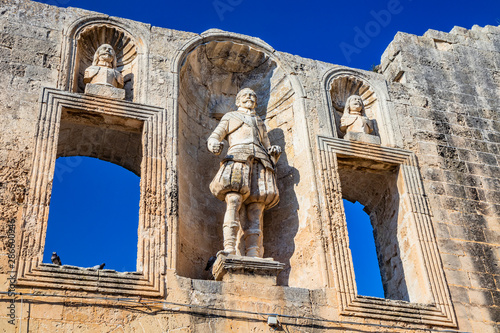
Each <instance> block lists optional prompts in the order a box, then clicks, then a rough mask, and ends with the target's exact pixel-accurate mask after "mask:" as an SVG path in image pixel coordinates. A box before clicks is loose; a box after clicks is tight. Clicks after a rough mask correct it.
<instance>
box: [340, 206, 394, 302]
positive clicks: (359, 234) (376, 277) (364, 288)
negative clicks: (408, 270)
mask: <svg viewBox="0 0 500 333" xmlns="http://www.w3.org/2000/svg"><path fill="white" fill-rule="evenodd" d="M363 208H364V207H363V205H361V204H360V203H359V202H355V203H351V202H349V201H348V200H345V199H344V211H345V216H346V221H347V231H348V234H349V248H350V249H351V255H352V261H353V266H354V275H355V277H356V287H357V289H358V295H363V296H373V297H380V298H384V288H383V287H382V280H381V275H380V268H379V263H378V259H377V250H376V248H375V239H374V235H373V227H372V225H371V222H370V217H369V216H368V215H367V214H366V213H365V212H364V211H363Z"/></svg>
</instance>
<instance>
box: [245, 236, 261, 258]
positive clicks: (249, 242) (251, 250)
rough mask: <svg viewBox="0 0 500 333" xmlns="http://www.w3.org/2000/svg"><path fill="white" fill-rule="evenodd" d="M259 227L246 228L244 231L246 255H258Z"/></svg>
mask: <svg viewBox="0 0 500 333" xmlns="http://www.w3.org/2000/svg"><path fill="white" fill-rule="evenodd" d="M260 234H261V231H260V230H259V229H248V230H246V231H245V248H246V256H247V257H260V256H261V255H260V253H259V249H260V246H259V243H260Z"/></svg>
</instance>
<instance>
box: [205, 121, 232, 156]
mask: <svg viewBox="0 0 500 333" xmlns="http://www.w3.org/2000/svg"><path fill="white" fill-rule="evenodd" d="M228 126H229V119H228V117H226V116H224V117H222V119H221V121H220V122H219V125H217V127H216V128H215V130H214V131H213V132H212V134H210V136H209V137H208V140H207V147H208V150H209V151H210V152H211V153H213V154H215V155H219V154H220V153H221V152H222V149H223V148H224V143H223V142H222V140H224V138H225V137H226V135H227V129H228Z"/></svg>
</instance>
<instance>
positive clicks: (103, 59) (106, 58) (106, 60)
mask: <svg viewBox="0 0 500 333" xmlns="http://www.w3.org/2000/svg"><path fill="white" fill-rule="evenodd" d="M112 62H113V56H112V55H111V54H102V55H100V56H99V64H106V65H111V63H112Z"/></svg>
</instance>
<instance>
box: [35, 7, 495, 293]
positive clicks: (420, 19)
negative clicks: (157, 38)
mask: <svg viewBox="0 0 500 333" xmlns="http://www.w3.org/2000/svg"><path fill="white" fill-rule="evenodd" d="M40 2H44V3H48V4H53V5H58V6H62V7H67V6H71V7H78V8H84V9H88V10H93V11H97V12H101V13H105V14H109V15H112V16H118V17H124V18H128V19H132V20H137V21H140V22H145V23H150V24H152V25H154V26H160V27H165V28H170V29H175V30H184V31H190V32H195V33H201V32H203V31H205V30H207V29H210V28H218V29H222V30H227V31H232V32H237V33H242V34H246V35H250V36H254V37H259V38H261V39H262V40H264V41H265V42H267V43H268V44H270V45H271V46H272V47H274V48H275V49H276V50H278V51H283V52H288V53H292V54H296V55H300V56H302V57H306V58H312V59H316V60H321V61H325V62H329V63H334V64H339V65H345V66H349V67H354V68H361V69H370V68H371V67H372V66H373V65H377V64H379V63H380V57H381V55H382V53H383V52H384V50H385V48H386V47H387V46H388V44H389V43H390V42H391V40H392V39H393V38H394V35H395V34H396V33H397V32H398V31H403V32H407V33H412V34H416V35H422V34H424V33H425V31H426V30H428V29H435V30H441V31H445V32H449V31H450V30H451V29H452V28H453V27H454V26H455V25H457V26H461V27H464V28H468V29H470V28H471V27H472V26H473V25H474V24H477V25H479V26H485V25H499V24H500V1H498V0H477V1H474V2H472V1H463V0H462V1H436V0H433V1H430V0H420V1H417V0H389V1H385V0H384V1H367V0H358V1H331V0H330V1H307V2H304V1H282V0H277V1H262V0H253V1H250V0H206V1H166V0H148V1H141V2H137V1H128V0H122V1H117V0H107V1H103V0H46V1H40ZM83 160H84V161H85V162H81V161H80V164H79V165H77V166H70V167H69V169H65V167H64V164H63V163H66V164H67V163H68V161H69V160H64V162H63V160H59V161H58V165H59V171H60V172H61V170H66V172H63V175H64V176H63V177H57V175H56V177H55V178H54V191H55V192H54V194H53V197H52V205H53V207H51V213H50V214H51V215H50V216H49V235H48V236H47V248H46V251H45V252H46V256H45V262H49V259H48V258H49V256H50V253H51V251H58V253H60V255H61V259H62V261H63V263H67V264H74V265H79V266H93V265H96V264H100V263H101V262H106V264H107V266H106V268H111V269H116V270H121V271H124V270H125V271H127V270H134V269H135V253H132V254H130V253H119V254H113V253H112V251H111V250H106V248H102V249H98V247H97V246H95V245H96V244H98V243H106V242H107V241H108V239H104V238H102V237H101V234H105V233H104V231H103V229H102V228H103V225H104V224H105V223H104V221H103V220H96V219H97V218H96V217H91V216H90V217H84V216H83V214H84V213H88V212H89V209H88V207H97V206H99V205H98V204H99V203H103V202H105V203H106V206H107V205H108V203H111V201H112V199H113V200H114V199H116V200H118V206H117V207H118V208H113V210H112V213H111V217H109V218H108V219H109V220H111V219H115V220H116V221H118V222H117V223H118V224H117V226H120V223H135V225H137V209H138V206H137V205H138V197H134V195H136V193H137V192H138V190H137V187H138V178H137V177H136V176H134V175H132V174H131V173H130V172H128V171H125V172H117V171H116V170H115V169H112V168H113V167H114V166H112V165H109V163H106V162H101V163H99V162H100V161H87V159H83ZM69 163H70V164H71V162H69ZM102 163H104V164H102ZM87 164H88V165H87ZM66 166H67V165H66ZM84 166H86V167H85V168H90V169H89V170H93V171H91V172H90V173H89V171H88V170H87V171H85V170H83V169H85V168H84ZM61 168H62V169H61ZM96 168H97V169H96ZM107 168H108V169H107ZM116 168H119V167H116ZM56 169H57V168H56ZM106 170H107V171H106ZM56 172H57V170H56ZM96 175H104V178H103V179H102V180H101V182H104V184H107V185H105V186H103V187H101V188H99V190H97V191H96V190H95V189H96V188H98V186H100V185H99V184H98V183H96V184H92V183H90V179H92V178H93V177H94V176H96ZM115 175H118V176H120V175H125V176H124V177H128V178H130V179H128V180H127V182H130V184H131V185H130V186H129V187H130V188H131V189H133V190H131V192H130V193H135V194H130V195H129V194H127V193H128V192H124V191H118V193H107V192H106V191H107V190H108V189H110V188H114V187H115V185H116V183H113V181H112V179H111V178H112V177H114V176H115ZM129 176H130V177H129ZM79 177H80V178H79ZM81 177H83V178H81ZM134 177H135V178H134ZM73 178H76V179H73ZM78 178H79V179H80V180H78ZM60 179H62V180H60ZM82 179H84V181H83V183H80V184H79V185H78V184H77V183H75V184H73V185H72V184H71V182H73V181H76V182H78V181H80V182H81V181H82ZM118 182H121V183H123V182H124V180H123V179H122V180H119V181H118ZM65 183H67V184H66V185H64V184H65ZM134 184H135V185H134ZM84 185H88V186H89V187H88V190H81V188H82V187H78V186H84ZM101 185H102V184H101ZM75 188H79V189H80V192H82V193H81V194H83V195H82V197H81V198H75V199H71V197H70V194H69V193H70V192H71V191H72V190H74V189H75ZM56 191H59V192H60V193H58V192H56ZM87 191H88V192H87ZM100 194H102V197H99V196H98V195H100ZM120 195H123V196H121V197H120ZM85 197H90V198H91V199H92V200H94V201H95V205H94V206H90V203H89V204H87V205H86V206H85V207H87V208H86V209H84V211H83V212H81V213H78V214H76V215H77V216H72V215H66V216H71V218H69V219H68V217H64V216H62V217H61V218H59V220H60V222H55V221H56V215H55V214H56V213H53V211H54V208H55V207H56V205H60V206H61V207H66V206H68V205H70V204H71V202H73V203H74V202H83V201H84V200H85ZM64 199H68V200H69V202H70V203H65V202H64V201H62V200H64ZM129 200H130V201H129ZM59 201H60V202H59ZM120 204H121V206H120ZM101 206H102V205H101ZM125 206H126V207H125ZM70 207H73V206H70ZM120 207H125V208H134V209H135V211H133V209H132V211H125V209H121V208H120ZM72 209H73V208H72ZM108 211H109V210H108ZM91 212H92V213H94V214H95V215H94V216H102V215H101V213H100V212H99V211H98V210H97V209H94V208H93V209H91ZM122 213H124V214H125V215H121V214H122ZM61 214H63V215H64V214H69V213H68V212H66V213H64V212H62V213H61ZM348 214H349V215H352V216H353V217H352V223H365V224H366V223H368V222H366V220H363V219H362V218H361V217H360V216H362V214H361V215H359V214H358V213H348ZM79 218H81V219H83V220H82V221H80V224H82V223H84V222H83V221H88V222H87V223H88V224H85V225H86V226H87V228H84V229H86V230H91V231H92V232H93V235H94V237H95V239H94V240H95V244H94V245H92V246H90V247H88V246H87V247H85V246H84V245H85V244H83V245H82V244H79V243H78V242H76V241H75V243H71V242H69V243H68V242H66V243H67V244H66V245H63V244H59V245H58V244H57V243H51V242H52V241H56V240H64V238H63V237H60V236H59V235H57V234H55V235H52V234H51V232H53V231H52V230H57V231H63V230H65V229H64V228H63V227H62V226H64V224H66V225H75V226H76V225H79V220H78V219H79ZM126 218H130V221H129V222H126ZM363 221H365V222H363ZM51 222H52V224H51ZM57 223H61V224H60V225H61V226H59V227H58V226H57ZM51 228H52V230H51ZM113 228H115V229H114V230H116V231H120V232H122V231H124V230H118V229H120V228H119V227H116V226H115V227H113ZM116 228H118V229H116ZM350 229H351V228H350ZM71 230H73V231H71ZM84 231H85V230H77V229H69V231H68V232H73V233H77V234H78V235H83V232H84ZM111 233H113V231H111ZM115 234H117V232H115ZM134 237H135V238H134ZM81 238H82V239H83V236H82V237H81ZM117 239H118V242H121V243H123V244H125V242H128V243H126V244H133V245H132V248H133V251H135V250H136V249H135V248H134V246H135V242H136V241H137V235H136V234H135V236H134V235H130V234H129V235H121V234H118V235H117ZM351 242H352V243H354V241H353V240H351ZM360 243H361V244H364V243H366V240H361V241H360ZM87 245H88V244H87ZM356 246H357V245H354V244H352V248H353V253H355V252H357V251H358V250H356V249H355V247H356ZM71 249H73V250H75V249H76V251H75V252H76V254H74V256H75V257H73V254H70V252H71ZM360 249H361V253H363V251H364V250H366V249H365V248H363V247H361V248H360ZM92 251H97V252H96V253H93V252H92ZM373 251H374V250H373ZM373 251H372V252H373ZM49 252H50V253H49ZM365 252H366V251H365ZM109 253H111V254H110V257H109V256H107V254H109ZM78 256H79V258H78V259H77V257H78ZM353 256H354V260H355V269H356V275H357V276H358V277H361V276H370V274H373V273H370V272H369V271H368V272H361V271H359V270H358V268H364V267H366V265H365V264H363V263H360V264H357V260H360V259H357V257H356V255H355V254H353ZM132 257H133V260H132ZM360 257H363V255H361V256H360ZM73 258H74V259H73ZM89 258H91V259H90V260H86V259H89ZM122 259H123V261H122ZM356 267H357V268H356ZM375 269H376V267H375ZM368 280H370V279H368ZM357 282H358V289H359V291H360V293H361V294H364V295H371V296H382V295H381V294H380V284H379V283H378V286H373V285H372V284H370V283H368V284H366V285H364V284H363V283H362V282H361V280H360V279H359V278H357ZM362 284H363V286H362Z"/></svg>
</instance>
